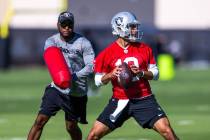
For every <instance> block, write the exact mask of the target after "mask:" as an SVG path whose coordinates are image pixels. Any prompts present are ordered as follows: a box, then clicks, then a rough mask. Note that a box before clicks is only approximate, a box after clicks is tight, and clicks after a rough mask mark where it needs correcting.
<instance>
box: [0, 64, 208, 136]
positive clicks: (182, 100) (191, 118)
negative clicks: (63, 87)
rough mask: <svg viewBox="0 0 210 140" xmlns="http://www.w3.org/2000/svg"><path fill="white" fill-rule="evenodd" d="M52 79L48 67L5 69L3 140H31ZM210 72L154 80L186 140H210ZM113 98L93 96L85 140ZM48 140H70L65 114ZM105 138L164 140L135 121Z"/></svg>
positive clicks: (53, 123) (0, 76)
mask: <svg viewBox="0 0 210 140" xmlns="http://www.w3.org/2000/svg"><path fill="white" fill-rule="evenodd" d="M49 81H50V77H49V74H48V72H47V70H46V69H45V68H42V67H33V68H13V69H11V70H9V71H0V140H25V139H26V137H27V133H28V131H29V129H30V127H31V125H32V123H33V121H34V119H35V117H36V113H37V111H38V109H39V105H40V102H41V97H42V95H43V91H44V88H45V86H46V85H47V84H48V83H49ZM209 83H210V70H200V71H197V70H190V71H189V70H186V69H177V70H176V77H175V78H174V79H173V80H170V81H157V82H156V81H152V82H151V85H152V89H153V92H154V93H155V95H156V98H157V100H158V101H159V103H160V104H161V106H162V107H163V108H164V110H165V111H166V113H167V114H168V117H169V119H170V121H171V124H172V126H173V128H174V129H175V131H176V133H177V135H178V136H179V137H180V139H182V140H204V139H209V137H210V129H209V124H210V84H209ZM110 96H111V86H110V85H108V86H105V87H102V88H100V89H99V90H98V92H97V93H95V96H90V97H89V102H88V115H87V117H88V120H89V124H88V125H81V128H82V131H83V135H84V138H85V137H86V136H87V134H88V132H89V130H90V128H91V126H92V124H93V122H94V120H95V119H96V117H97V116H98V114H99V113H100V112H101V111H102V110H103V107H104V106H105V104H106V103H107V101H108V99H109V97H110ZM41 139H42V140H67V139H69V136H68V134H67V133H66V130H65V124H64V114H63V112H62V111H60V112H59V113H58V114H57V115H56V117H53V118H52V119H51V120H50V121H49V122H48V124H47V125H46V126H45V129H44V131H43V135H42V138H41ZM103 139H104V140H161V139H162V138H161V137H160V136H159V135H158V134H157V133H156V132H154V131H152V130H148V129H142V128H141V127H139V126H138V125H137V123H136V122H135V121H134V120H133V119H130V120H128V121H127V122H126V123H125V124H124V125H123V127H121V128H120V129H117V130H116V131H114V132H113V133H111V134H109V135H107V136H106V137H104V138H103Z"/></svg>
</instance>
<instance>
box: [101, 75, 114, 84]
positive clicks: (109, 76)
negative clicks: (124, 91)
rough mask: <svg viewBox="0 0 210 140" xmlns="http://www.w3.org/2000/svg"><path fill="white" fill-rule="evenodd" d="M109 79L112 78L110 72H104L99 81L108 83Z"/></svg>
mask: <svg viewBox="0 0 210 140" xmlns="http://www.w3.org/2000/svg"><path fill="white" fill-rule="evenodd" d="M111 80H112V76H111V73H107V74H105V75H104V76H103V77H102V78H101V82H102V83H103V84H107V83H109V81H111Z"/></svg>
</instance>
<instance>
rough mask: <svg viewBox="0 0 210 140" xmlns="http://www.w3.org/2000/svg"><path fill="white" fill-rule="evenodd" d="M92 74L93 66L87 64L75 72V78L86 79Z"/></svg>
mask: <svg viewBox="0 0 210 140" xmlns="http://www.w3.org/2000/svg"><path fill="white" fill-rule="evenodd" d="M92 73H93V65H92V64H88V65H86V66H85V67H84V68H83V69H81V70H80V71H78V72H76V75H77V77H88V76H89V75H90V74H92Z"/></svg>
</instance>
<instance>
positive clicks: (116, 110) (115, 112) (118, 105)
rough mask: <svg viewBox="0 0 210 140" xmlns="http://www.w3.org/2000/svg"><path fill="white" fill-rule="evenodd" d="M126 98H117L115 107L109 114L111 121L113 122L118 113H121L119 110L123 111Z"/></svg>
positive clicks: (126, 101) (126, 102)
mask: <svg viewBox="0 0 210 140" xmlns="http://www.w3.org/2000/svg"><path fill="white" fill-rule="evenodd" d="M128 101H129V100H128V99H125V100H119V101H118V103H117V108H116V109H115V111H114V112H113V113H112V114H110V116H109V119H110V120H111V121H112V122H115V121H116V120H117V118H118V117H119V115H120V114H121V112H122V111H123V109H124V108H125V107H126V105H127V104H128Z"/></svg>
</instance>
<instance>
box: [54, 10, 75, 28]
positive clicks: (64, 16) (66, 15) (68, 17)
mask: <svg viewBox="0 0 210 140" xmlns="http://www.w3.org/2000/svg"><path fill="white" fill-rule="evenodd" d="M66 21H67V22H70V23H72V25H74V15H73V14H72V13H70V12H68V11H65V12H62V13H60V15H59V17H58V23H60V24H61V23H63V22H66Z"/></svg>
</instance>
